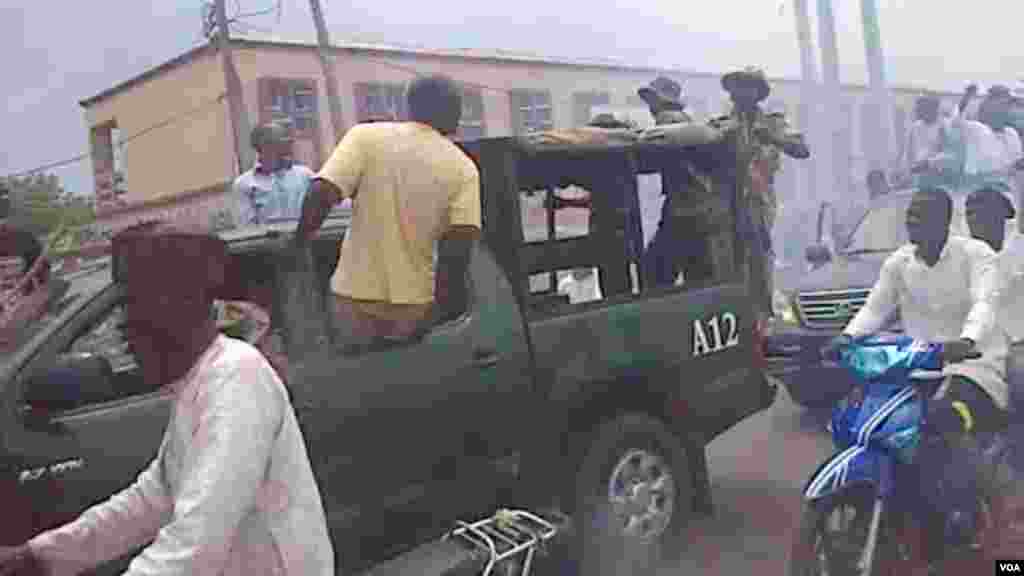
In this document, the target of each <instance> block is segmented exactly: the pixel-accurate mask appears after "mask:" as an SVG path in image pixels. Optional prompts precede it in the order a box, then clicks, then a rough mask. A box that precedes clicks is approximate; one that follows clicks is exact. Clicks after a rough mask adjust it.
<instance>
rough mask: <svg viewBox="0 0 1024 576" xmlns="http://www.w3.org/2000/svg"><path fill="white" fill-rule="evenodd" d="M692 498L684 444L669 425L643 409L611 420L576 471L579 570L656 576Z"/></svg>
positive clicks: (603, 575)
mask: <svg viewBox="0 0 1024 576" xmlns="http://www.w3.org/2000/svg"><path fill="white" fill-rule="evenodd" d="M693 498H694V488H693V476H692V475H691V473H690V466H689V458H688V455H687V452H686V446H684V444H683V443H682V442H681V441H680V440H679V438H677V437H676V436H675V435H674V434H673V433H672V432H670V431H669V430H668V428H666V427H665V425H664V424H662V423H661V422H660V421H658V420H656V419H654V418H651V417H650V416H647V415H644V414H624V415H621V416H619V417H617V418H615V419H614V420H610V421H607V422H605V423H604V424H602V425H601V426H600V427H599V428H598V430H597V433H596V434H595V435H594V436H593V441H592V442H591V444H590V446H589V448H587V449H586V452H585V454H584V456H583V458H582V461H581V463H580V466H579V469H578V472H577V476H576V500H577V501H576V507H575V508H576V518H575V522H574V523H575V525H576V527H577V531H576V538H575V551H576V554H575V556H576V558H577V559H578V561H579V563H580V566H579V574H586V575H587V576H591V575H597V576H611V575H619V574H623V575H625V574H629V575H636V576H642V575H644V574H652V573H654V572H655V571H656V570H657V569H658V567H659V564H660V563H661V562H662V561H663V560H665V559H667V555H668V554H669V553H673V552H678V551H679V550H680V548H681V544H682V538H681V535H682V528H683V526H684V525H685V524H686V522H687V520H688V519H689V518H690V517H691V515H692V511H693V508H692V503H693Z"/></svg>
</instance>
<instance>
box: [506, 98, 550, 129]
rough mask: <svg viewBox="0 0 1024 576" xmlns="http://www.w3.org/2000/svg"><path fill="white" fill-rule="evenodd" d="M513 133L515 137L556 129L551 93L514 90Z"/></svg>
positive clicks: (512, 100) (512, 101)
mask: <svg viewBox="0 0 1024 576" xmlns="http://www.w3.org/2000/svg"><path fill="white" fill-rule="evenodd" d="M510 100H511V103H512V131H513V133H514V134H515V135H517V136H518V135H520V134H529V133H530V132H538V131H541V130H551V129H552V128H554V116H553V114H552V108H551V92H548V91H547V90H513V91H512V94H511V98H510Z"/></svg>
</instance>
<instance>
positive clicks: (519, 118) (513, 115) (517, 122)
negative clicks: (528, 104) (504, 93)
mask: <svg viewBox="0 0 1024 576" xmlns="http://www.w3.org/2000/svg"><path fill="white" fill-rule="evenodd" d="M508 101H509V119H510V120H511V127H512V134H513V135H514V136H519V135H521V134H522V133H523V112H522V110H521V108H522V106H523V101H524V95H523V93H522V92H521V91H519V90H514V91H512V92H510V93H509V96H508Z"/></svg>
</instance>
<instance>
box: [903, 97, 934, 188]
mask: <svg viewBox="0 0 1024 576" xmlns="http://www.w3.org/2000/svg"><path fill="white" fill-rule="evenodd" d="M940 108H941V102H940V101H939V98H938V97H937V96H935V95H932V94H925V95H924V96H920V97H918V98H917V99H916V100H915V101H914V121H913V123H912V124H911V125H910V128H909V129H908V130H907V134H906V138H905V140H904V144H903V150H902V153H901V158H900V165H901V166H902V169H903V170H905V171H906V173H907V174H910V173H912V172H913V170H914V169H915V167H917V166H918V165H919V164H921V163H922V162H925V161H927V160H929V159H931V158H933V157H934V156H936V155H937V154H939V152H941V150H942V147H943V137H944V131H943V129H944V125H943V121H942V118H941V115H940Z"/></svg>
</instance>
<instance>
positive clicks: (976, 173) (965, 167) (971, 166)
mask: <svg viewBox="0 0 1024 576" xmlns="http://www.w3.org/2000/svg"><path fill="white" fill-rule="evenodd" d="M977 91H978V89H977V87H976V86H974V85H973V84H972V85H971V86H969V87H968V88H967V92H966V94H965V95H964V99H963V101H962V102H961V105H960V113H958V114H957V115H955V116H954V117H953V118H952V119H951V120H950V122H949V127H948V130H947V136H946V138H945V139H944V147H943V149H942V152H941V153H940V154H937V155H935V156H933V157H932V158H930V159H927V160H925V161H922V162H920V163H919V166H918V168H917V170H918V171H919V172H923V173H936V172H945V173H958V174H959V177H958V185H960V186H968V187H970V188H974V189H978V188H982V187H984V186H992V185H994V186H999V187H1001V188H1002V189H1004V190H1011V189H1013V181H1012V176H1011V172H1012V166H1013V163H1014V162H1016V161H1017V160H1018V159H1019V158H1020V157H1021V155H1022V153H1024V151H1022V147H1021V139H1020V135H1019V134H1018V133H1017V130H1016V129H1015V128H1014V127H1013V126H1012V125H1011V124H1010V120H1011V108H1012V106H1013V102H1012V99H1011V98H1010V97H1009V96H1008V95H1006V94H1004V93H1003V92H1000V91H995V92H992V91H990V92H989V94H988V95H986V96H985V98H984V99H983V100H982V101H981V103H980V104H979V106H978V114H977V119H976V120H971V119H968V118H967V116H966V115H965V114H964V113H963V110H964V109H965V108H966V107H967V104H968V103H969V101H970V100H971V99H972V98H974V96H975V95H976V94H977Z"/></svg>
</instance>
